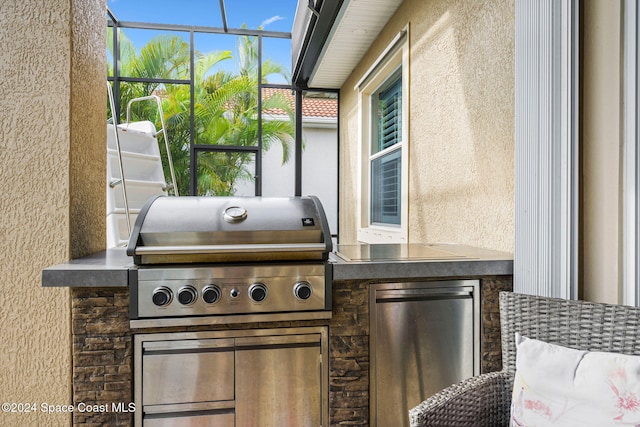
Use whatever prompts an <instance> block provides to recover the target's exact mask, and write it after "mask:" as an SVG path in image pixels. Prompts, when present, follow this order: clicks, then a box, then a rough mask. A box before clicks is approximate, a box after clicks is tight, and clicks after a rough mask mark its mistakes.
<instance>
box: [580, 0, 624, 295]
mask: <svg viewBox="0 0 640 427" xmlns="http://www.w3.org/2000/svg"><path fill="white" fill-rule="evenodd" d="M581 7H583V16H584V20H583V22H582V25H583V34H584V39H583V41H582V43H583V56H584V59H583V64H584V71H583V74H582V76H581V79H582V81H583V90H582V94H581V96H582V97H583V98H582V100H583V103H582V114H583V121H582V131H583V136H582V141H581V144H582V145H581V147H580V150H581V152H582V168H583V173H582V175H581V179H582V195H583V199H582V218H583V224H582V230H583V234H582V236H583V250H582V255H583V260H582V270H583V271H582V280H581V282H582V290H583V295H582V297H583V298H584V299H586V300H589V301H597V302H605V303H613V304H617V303H619V302H621V301H622V294H621V292H620V290H619V287H618V283H619V277H620V275H621V274H622V272H621V271H620V268H619V267H620V262H621V260H620V251H619V245H620V240H619V235H620V229H621V228H620V218H621V212H620V203H621V199H620V197H621V193H622V190H621V188H620V185H621V181H620V161H621V157H620V138H621V135H620V131H621V123H620V117H621V116H620V108H621V105H622V100H621V98H620V75H621V74H620V73H621V70H620V66H621V64H622V61H621V51H620V46H621V40H620V38H621V34H622V27H621V20H620V8H621V7H622V2H620V1H618V0H616V1H612V0H589V1H585V2H583V6H581Z"/></svg>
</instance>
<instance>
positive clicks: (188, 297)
mask: <svg viewBox="0 0 640 427" xmlns="http://www.w3.org/2000/svg"><path fill="white" fill-rule="evenodd" d="M197 298H198V291H196V288H194V287H193V286H191V285H187V286H183V287H181V288H180V289H178V301H180V304H182V305H191V304H193V303H194V302H196V299H197Z"/></svg>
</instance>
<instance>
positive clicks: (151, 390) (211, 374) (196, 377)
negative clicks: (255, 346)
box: [142, 339, 235, 406]
mask: <svg viewBox="0 0 640 427" xmlns="http://www.w3.org/2000/svg"><path fill="white" fill-rule="evenodd" d="M143 348H144V353H143V356H142V364H143V372H142V390H143V394H142V404H143V405H145V406H147V405H168V404H180V403H190V402H213V401H221V400H230V401H232V400H234V394H235V388H234V375H235V374H234V348H233V340H232V339H223V340H190V341H186V340H185V341H161V342H154V343H146V344H145V346H144V347H143Z"/></svg>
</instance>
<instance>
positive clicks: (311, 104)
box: [262, 88, 338, 118]
mask: <svg viewBox="0 0 640 427" xmlns="http://www.w3.org/2000/svg"><path fill="white" fill-rule="evenodd" d="M276 92H279V93H282V94H283V95H284V96H286V97H287V99H288V100H289V103H290V105H291V108H292V109H293V108H294V107H295V97H294V95H293V93H291V91H290V90H287V89H276V88H263V89H262V93H263V97H264V98H269V97H270V96H272V95H273V94H274V93H276ZM264 112H265V113H268V114H274V115H279V114H285V112H284V111H283V110H280V109H272V110H265V111H264ZM302 116H303V117H326V118H337V117H338V100H337V99H334V98H311V97H303V98H302Z"/></svg>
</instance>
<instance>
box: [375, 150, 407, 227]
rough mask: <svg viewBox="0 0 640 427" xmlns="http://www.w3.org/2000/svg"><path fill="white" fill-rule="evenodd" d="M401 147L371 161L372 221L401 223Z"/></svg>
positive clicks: (377, 222) (376, 222)
mask: <svg viewBox="0 0 640 427" xmlns="http://www.w3.org/2000/svg"><path fill="white" fill-rule="evenodd" d="M400 153H401V151H400V150H399V149H397V150H393V151H391V152H390V153H388V154H385V155H383V156H380V157H378V158H376V159H374V160H372V162H371V222H372V223H373V224H393V225H400V182H401V178H400V177H401V170H402V162H401V157H400Z"/></svg>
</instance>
